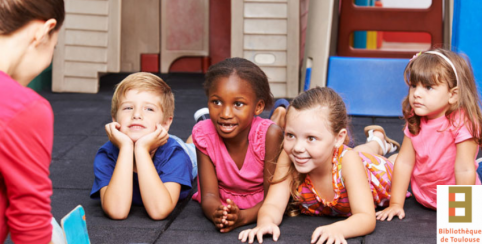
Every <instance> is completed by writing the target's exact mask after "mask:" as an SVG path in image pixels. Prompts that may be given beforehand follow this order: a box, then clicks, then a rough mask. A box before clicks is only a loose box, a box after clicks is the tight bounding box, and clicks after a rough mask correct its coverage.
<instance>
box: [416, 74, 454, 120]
mask: <svg viewBox="0 0 482 244" xmlns="http://www.w3.org/2000/svg"><path fill="white" fill-rule="evenodd" d="M454 99H455V96H454V92H453V90H452V91H449V88H448V85H447V83H445V82H443V83H440V84H437V85H423V84H422V82H418V84H416V85H413V84H412V85H411V86H410V94H409V102H410V106H411V107H412V108H413V111H414V113H415V114H416V115H418V116H426V117H427V119H436V118H439V117H441V116H444V115H445V112H446V111H447V110H448V109H449V108H450V104H452V103H454V102H455V100H454Z"/></svg>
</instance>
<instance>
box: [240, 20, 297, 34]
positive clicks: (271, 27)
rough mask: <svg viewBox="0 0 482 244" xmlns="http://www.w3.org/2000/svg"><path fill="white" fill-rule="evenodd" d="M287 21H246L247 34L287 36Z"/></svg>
mask: <svg viewBox="0 0 482 244" xmlns="http://www.w3.org/2000/svg"><path fill="white" fill-rule="evenodd" d="M287 25H288V22H287V20H286V19H284V20H283V19H245V20H244V33H246V34H286V33H287V31H288V27H287Z"/></svg>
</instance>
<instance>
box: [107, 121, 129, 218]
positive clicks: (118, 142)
mask: <svg viewBox="0 0 482 244" xmlns="http://www.w3.org/2000/svg"><path fill="white" fill-rule="evenodd" d="M119 127H120V125H119V123H117V122H112V123H109V124H107V125H106V126H105V130H106V133H107V136H108V137H109V140H110V141H111V142H112V144H114V145H115V146H117V147H118V148H119V155H118V157H117V163H116V166H115V168H114V172H113V174H112V177H111V179H110V182H109V185H108V186H104V187H102V188H101V189H100V200H101V204H102V209H103V210H104V212H105V213H106V214H107V215H108V216H109V217H111V218H112V219H125V218H127V215H128V214H129V211H130V208H131V204H132V171H133V167H134V162H133V158H134V155H133V154H134V144H133V142H132V140H131V139H130V138H129V137H128V136H127V135H125V134H124V133H122V132H120V131H119V130H118V128H119Z"/></svg>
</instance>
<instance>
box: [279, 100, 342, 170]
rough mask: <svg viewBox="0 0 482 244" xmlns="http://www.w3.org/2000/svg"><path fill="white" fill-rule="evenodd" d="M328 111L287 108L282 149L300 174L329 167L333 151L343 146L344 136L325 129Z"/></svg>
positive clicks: (325, 109) (324, 108)
mask: <svg viewBox="0 0 482 244" xmlns="http://www.w3.org/2000/svg"><path fill="white" fill-rule="evenodd" d="M328 112H329V109H328V108H326V107H315V108H310V109H304V110H296V109H295V108H290V109H289V111H288V114H287V115H286V128H285V139H284V145H283V147H284V150H285V152H286V153H287V154H288V155H289V157H290V159H291V161H292V162H293V164H294V166H295V168H296V170H297V171H298V172H300V173H303V174H308V173H311V172H317V170H319V171H322V170H324V169H326V168H327V167H331V160H332V157H333V152H334V149H335V148H336V147H339V146H341V144H342V143H343V140H344V136H335V135H334V134H333V133H332V132H331V129H330V128H329V127H328V123H329V122H328V121H327V119H326V118H327V117H328Z"/></svg>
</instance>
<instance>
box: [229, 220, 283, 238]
mask: <svg viewBox="0 0 482 244" xmlns="http://www.w3.org/2000/svg"><path fill="white" fill-rule="evenodd" d="M265 234H271V235H273V241H278V238H279V236H280V230H279V227H278V226H277V225H275V224H274V223H269V224H263V225H260V226H257V227H256V228H254V229H247V230H243V231H241V233H239V236H238V239H239V240H240V241H242V242H246V240H247V241H248V242H249V243H253V242H254V238H255V237H257V239H258V242H259V243H263V235H265Z"/></svg>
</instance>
